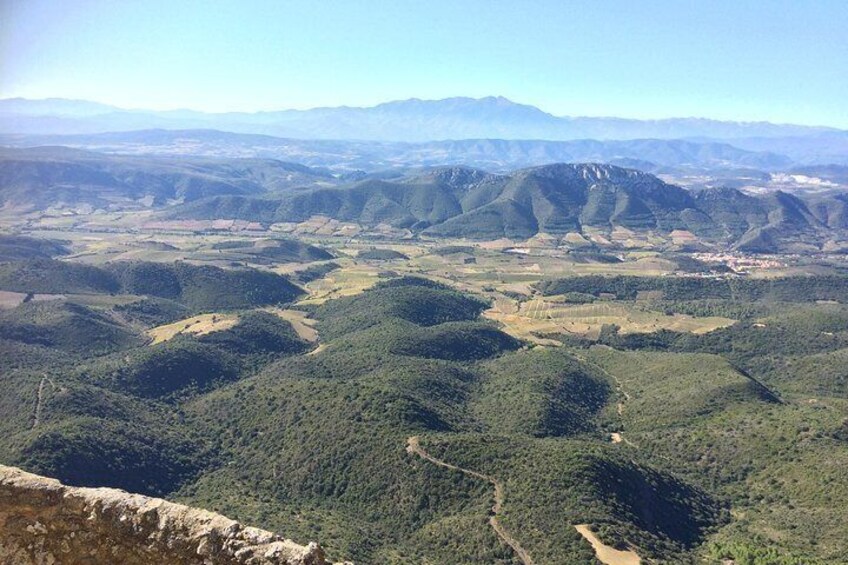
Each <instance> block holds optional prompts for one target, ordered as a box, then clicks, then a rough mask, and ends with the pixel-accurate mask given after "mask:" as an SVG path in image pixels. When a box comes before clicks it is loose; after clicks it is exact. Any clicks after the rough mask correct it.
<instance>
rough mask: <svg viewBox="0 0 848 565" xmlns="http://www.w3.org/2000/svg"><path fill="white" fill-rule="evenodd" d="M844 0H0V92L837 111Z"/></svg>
mask: <svg viewBox="0 0 848 565" xmlns="http://www.w3.org/2000/svg"><path fill="white" fill-rule="evenodd" d="M846 30H848V0H833V1H829V0H815V1H814V0H807V1H804V0H796V1H792V2H790V1H781V0H771V1H768V0H760V1H754V0H748V1H746V0H730V1H725V0H704V1H701V2H692V1H686V0H676V1H673V0H669V1H653V2H649V1H636V0H621V1H603V0H594V1H593V0H587V1H585V2H566V1H565V0H551V1H541V0H514V1H510V2H507V1H499V0H488V1H483V0H474V1H472V0H468V1H462V0H452V1H437V0H427V1H404V0H384V1H380V2H378V1H366V0H339V1H335V2H321V1H319V0H314V1H308V0H300V1H283V0H267V1H254V2H250V1H247V0H241V1H217V2H216V1H213V0H207V1H203V2H200V1H198V2H192V1H187V0H178V1H176V0H164V1H163V0H118V1H107V0H99V1H95V0H91V1H87V0H0V97H11V96H25V97H30V98H44V97H50V96H57V97H67V98H84V99H90V100H96V101H101V102H106V103H111V104H116V105H120V106H127V107H143V108H157V109H165V108H178V107H190V108H195V109H200V110H213V111H220V110H249V111H252V110H260V109H266V110H267V109H281V108H309V107H314V106H327V105H342V104H347V105H357V106H358V105H373V104H376V103H379V102H383V101H387V100H393V99H401V98H410V97H418V98H444V97H448V96H475V97H479V96H486V95H503V96H506V97H508V98H510V99H513V100H515V101H517V102H524V103H528V104H535V105H537V106H539V107H541V108H542V109H544V110H547V111H549V112H551V113H554V114H557V115H620V116H627V117H642V118H644V117H669V116H706V117H713V118H721V119H746V120H761V119H767V120H772V121H785V122H796V123H808V124H825V125H836V126H842V127H848V104H846V100H848V38H846V36H848V34H846Z"/></svg>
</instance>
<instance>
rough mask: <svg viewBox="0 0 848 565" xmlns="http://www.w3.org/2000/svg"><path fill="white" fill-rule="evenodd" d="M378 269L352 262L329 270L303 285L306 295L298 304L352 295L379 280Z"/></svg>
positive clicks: (319, 302)
mask: <svg viewBox="0 0 848 565" xmlns="http://www.w3.org/2000/svg"><path fill="white" fill-rule="evenodd" d="M379 273H380V270H379V269H377V268H376V267H372V266H369V265H360V264H353V265H349V266H345V267H342V268H341V269H337V270H335V271H332V272H330V273H329V274H328V275H327V276H326V277H324V278H321V279H318V280H315V281H312V282H310V283H309V284H307V285H306V286H305V287H304V290H306V292H308V293H309V294H308V296H306V297H305V298H304V299H302V300H300V301H299V304H323V303H324V302H326V301H327V300H331V299H333V298H339V297H342V296H352V295H354V294H359V293H360V292H362V291H364V290H366V289H368V288H371V287H372V286H374V285H375V284H377V282H378V281H379V280H380V278H379Z"/></svg>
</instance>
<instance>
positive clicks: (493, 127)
mask: <svg viewBox="0 0 848 565" xmlns="http://www.w3.org/2000/svg"><path fill="white" fill-rule="evenodd" d="M157 127H161V128H165V129H194V128H212V129H225V130H228V131H234V132H240V133H259V134H270V135H277V136H285V137H299V138H307V139H364V140H382V141H388V140H391V141H432V140H444V139H468V138H507V139H548V140H573V139H585V138H592V139H638V138H652V137H653V138H660V139H671V138H685V137H709V138H716V139H733V138H740V137H747V138H754V137H787V136H805V135H811V134H815V133H821V132H828V131H836V130H833V129H832V128H826V127H812V126H798V125H790V124H771V123H768V122H726V121H719V120H710V119H705V118H669V119H660V120H637V119H629V118H616V117H558V116H554V115H552V114H549V113H547V112H544V111H542V110H540V109H538V108H536V107H534V106H529V105H524V104H516V103H514V102H512V101H510V100H507V99H506V98H503V97H486V98H480V99H474V98H465V97H455V98H446V99H443V100H419V99H410V100H399V101H393V102H386V103H383V104H379V105H377V106H373V107H368V108H355V107H346V106H342V107H335V108H314V109H310V110H282V111H274V112H255V113H246V112H228V113H218V114H212V113H204V112H197V111H191V110H178V111H164V112H163V111H147V110H125V109H121V108H117V107H110V106H105V105H98V104H94V103H91V102H86V101H70V100H62V99H50V100H24V99H20V98H13V99H6V100H0V128H2V131H3V132H5V133H28V134H56V133H97V132H107V131H120V130H129V129H149V128H157Z"/></svg>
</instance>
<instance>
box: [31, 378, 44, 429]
mask: <svg viewBox="0 0 848 565" xmlns="http://www.w3.org/2000/svg"><path fill="white" fill-rule="evenodd" d="M46 382H47V377H41V382H40V383H38V393H37V394H36V396H35V416H34V417H33V419H32V429H33V430H34V429H35V428H36V426H38V424H40V423H41V405H42V404H43V402H44V383H46Z"/></svg>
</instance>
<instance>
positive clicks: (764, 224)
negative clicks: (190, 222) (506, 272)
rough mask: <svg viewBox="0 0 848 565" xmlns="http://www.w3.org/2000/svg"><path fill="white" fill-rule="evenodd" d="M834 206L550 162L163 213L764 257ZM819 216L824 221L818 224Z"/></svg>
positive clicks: (822, 230)
mask: <svg viewBox="0 0 848 565" xmlns="http://www.w3.org/2000/svg"><path fill="white" fill-rule="evenodd" d="M839 202H840V200H839V197H834V199H831V200H827V201H826V202H825V203H824V204H819V206H818V207H817V208H816V209H815V210H816V212H815V213H814V212H813V211H811V210H810V209H808V207H807V204H806V203H805V202H804V201H803V200H801V199H800V198H798V197H796V196H793V195H790V194H787V193H783V192H776V193H773V194H768V195H764V196H751V195H748V194H745V193H743V192H741V191H739V190H737V189H733V188H716V189H706V190H703V191H700V192H696V193H693V192H690V191H686V190H684V189H681V188H679V187H677V186H674V185H671V184H667V183H665V182H663V181H661V180H659V179H658V178H656V177H654V176H652V175H649V174H645V173H641V172H638V171H635V170H632V169H623V168H620V167H615V166H612V165H595V164H575V165H566V164H557V165H547V166H541V167H532V168H529V169H521V170H518V171H514V172H512V173H510V174H504V175H494V174H488V173H485V172H483V171H480V170H476V169H468V168H462V167H454V168H440V169H434V170H431V171H428V172H425V173H421V174H418V175H414V176H410V177H406V178H402V179H400V180H380V179H366V180H364V181H361V182H359V183H356V184H353V185H350V186H342V187H327V188H316V189H309V190H300V191H290V192H287V193H285V194H282V195H281V196H280V197H278V198H275V199H269V198H263V199H256V198H251V197H244V196H238V195H235V196H232V195H228V196H222V197H216V198H209V199H201V200H198V201H196V202H193V203H190V204H186V205H184V206H180V207H176V208H173V209H170V210H168V211H167V212H165V215H166V217H168V218H171V219H216V218H227V219H241V220H250V221H258V222H263V223H266V224H270V223H275V222H302V221H305V220H307V219H309V218H310V217H312V216H316V215H322V216H328V217H330V218H335V219H338V220H342V221H348V222H355V223H359V224H362V225H364V226H374V225H376V224H380V223H384V224H390V225H393V226H396V227H399V228H407V229H410V230H412V231H413V232H418V233H422V234H425V235H432V236H441V237H466V238H471V239H497V238H500V237H509V238H515V239H524V238H528V237H531V236H533V235H535V234H537V233H545V234H550V235H555V236H562V235H565V234H567V233H569V232H577V233H580V232H582V231H584V230H585V229H587V228H589V229H596V230H600V231H606V232H609V231H612V230H613V229H615V228H618V227H620V228H626V229H629V230H634V231H637V232H640V231H641V232H646V231H655V232H657V233H663V234H668V233H670V232H672V231H673V230H688V231H691V232H692V233H694V234H696V235H697V236H699V237H702V238H704V239H705V240H707V241H712V242H717V243H721V244H723V245H737V246H740V248H742V249H749V250H752V251H753V250H758V251H769V250H775V249H778V248H781V247H782V246H783V245H784V244H788V243H796V242H802V241H804V242H807V241H810V242H815V241H818V240H819V239H820V238H822V237H824V236H825V235H826V234H827V233H828V232H829V231H831V230H833V229H840V226H841V224H840V223H839V222H840V220H839V218H840V217H841V216H839V213H838V211H839V208H838V205H839ZM822 206H824V208H822ZM828 206H829V207H830V208H828ZM828 209H830V210H831V212H830V213H828ZM817 214H818V215H817ZM823 214H824V215H827V216H828V218H829V219H824V221H823V220H822V219H820V217H822V215H823ZM828 214H829V215H828Z"/></svg>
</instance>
